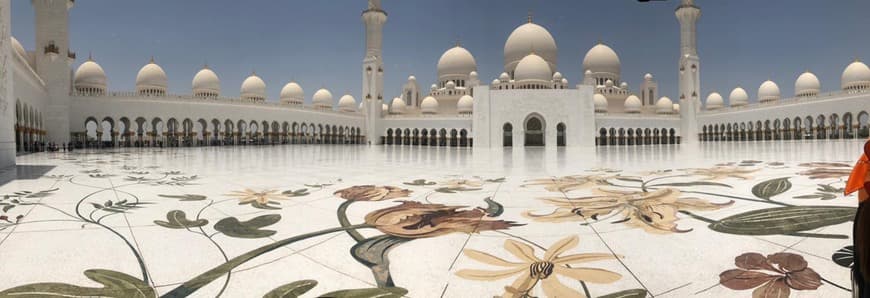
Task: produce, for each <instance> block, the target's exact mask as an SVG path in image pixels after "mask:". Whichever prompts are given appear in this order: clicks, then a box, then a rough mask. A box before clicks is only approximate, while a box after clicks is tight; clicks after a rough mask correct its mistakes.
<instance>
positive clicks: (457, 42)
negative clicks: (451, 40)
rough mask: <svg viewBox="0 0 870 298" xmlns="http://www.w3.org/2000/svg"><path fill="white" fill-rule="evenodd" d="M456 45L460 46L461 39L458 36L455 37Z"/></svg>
mask: <svg viewBox="0 0 870 298" xmlns="http://www.w3.org/2000/svg"><path fill="white" fill-rule="evenodd" d="M456 46H457V47H461V46H462V39H461V38H459V37H457V38H456Z"/></svg>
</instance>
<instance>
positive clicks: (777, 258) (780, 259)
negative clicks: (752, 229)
mask: <svg viewBox="0 0 870 298" xmlns="http://www.w3.org/2000/svg"><path fill="white" fill-rule="evenodd" d="M734 264H735V265H737V268H738V269H731V270H727V271H725V272H722V273H721V274H719V283H720V284H722V285H723V286H725V287H727V288H729V289H732V290H748V289H753V288H754V289H755V290H754V291H752V297H753V298H781V297H788V296H789V295H790V294H791V290H792V289H794V290H799V291H804V290H815V289H818V288H819V286H821V285H822V282H821V279H822V277H821V276H819V274H818V273H816V271H815V270H813V269H812V268H809V267H807V261H806V260H804V257H802V256H800V255H797V254H793V253H787V252H781V253H775V254H772V255H768V256H767V257H765V256H763V255H761V254H759V253H754V252H751V253H745V254H742V255H739V256H737V257H736V258H734Z"/></svg>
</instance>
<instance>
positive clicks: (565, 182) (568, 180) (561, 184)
mask: <svg viewBox="0 0 870 298" xmlns="http://www.w3.org/2000/svg"><path fill="white" fill-rule="evenodd" d="M612 177H613V176H605V175H572V176H562V177H551V178H541V179H532V180H528V181H526V183H525V184H523V185H522V187H530V186H543V187H544V189H546V190H547V191H552V192H569V191H573V190H579V189H585V188H589V187H593V186H600V185H607V179H609V178H612Z"/></svg>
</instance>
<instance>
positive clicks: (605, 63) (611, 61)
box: [583, 43, 622, 77]
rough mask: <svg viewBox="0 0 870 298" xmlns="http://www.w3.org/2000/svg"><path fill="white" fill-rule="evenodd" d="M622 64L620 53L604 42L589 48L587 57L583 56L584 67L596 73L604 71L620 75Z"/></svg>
mask: <svg viewBox="0 0 870 298" xmlns="http://www.w3.org/2000/svg"><path fill="white" fill-rule="evenodd" d="M621 65H622V64H621V63H620V62H619V55H617V54H616V52H615V51H613V49H611V48H610V47H608V46H607V45H605V44H603V43H599V44H597V45H595V46H594V47H592V48H591V49H589V52H586V57H584V58H583V69H585V70H589V71H591V72H592V73H596V74H598V73H604V74H610V75H614V76H617V77H618V76H619V70H620V67H621Z"/></svg>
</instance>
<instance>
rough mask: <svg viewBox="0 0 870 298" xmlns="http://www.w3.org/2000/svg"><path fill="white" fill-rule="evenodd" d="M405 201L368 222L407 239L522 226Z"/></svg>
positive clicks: (374, 214)
mask: <svg viewBox="0 0 870 298" xmlns="http://www.w3.org/2000/svg"><path fill="white" fill-rule="evenodd" d="M461 208H467V206H447V205H442V204H424V203H419V202H412V201H402V202H401V204H399V205H396V206H393V207H388V208H384V209H380V210H375V211H373V212H371V213H369V214H367V215H366V217H365V222H366V223H367V224H369V225H372V226H374V227H375V228H377V229H378V230H380V231H381V232H383V233H385V234H388V235H393V236H397V237H403V238H431V237H436V236H441V235H446V234H450V233H457V232H458V233H480V232H481V231H494V230H505V229H508V228H510V227H513V226H519V225H520V224H517V223H515V222H512V221H504V220H490V219H488V217H486V213H485V211H483V210H480V209H466V210H460V209H461Z"/></svg>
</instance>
